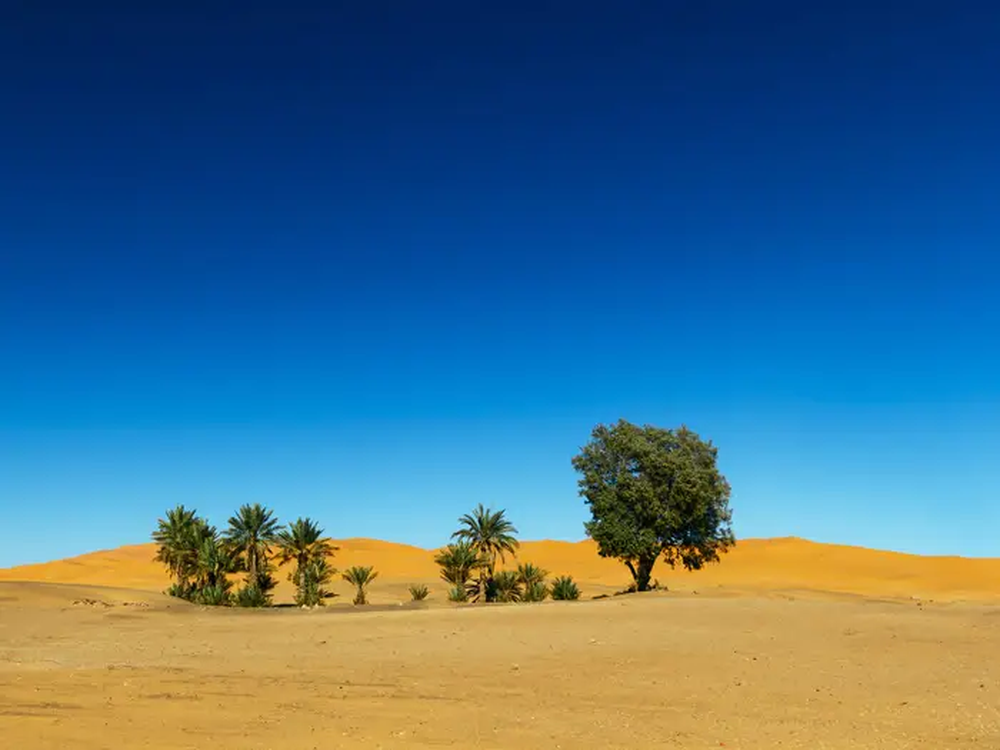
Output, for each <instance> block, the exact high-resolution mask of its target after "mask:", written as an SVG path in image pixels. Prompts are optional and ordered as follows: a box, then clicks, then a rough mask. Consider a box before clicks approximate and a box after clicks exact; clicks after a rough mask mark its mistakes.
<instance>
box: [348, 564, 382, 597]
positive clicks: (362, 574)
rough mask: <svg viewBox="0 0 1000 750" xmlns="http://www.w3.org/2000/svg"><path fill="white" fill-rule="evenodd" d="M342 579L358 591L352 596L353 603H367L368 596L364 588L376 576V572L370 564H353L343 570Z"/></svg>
mask: <svg viewBox="0 0 1000 750" xmlns="http://www.w3.org/2000/svg"><path fill="white" fill-rule="evenodd" d="M343 577H344V580H345V581H347V582H348V583H349V584H351V585H352V586H355V587H357V589H358V593H357V595H356V596H355V597H354V603H355V604H367V603H368V596H367V591H366V589H367V588H368V584H370V583H371V582H372V581H374V580H375V579H376V578H378V572H377V571H376V570H375V568H373V567H372V566H371V565H355V566H354V567H352V568H348V569H347V570H345V571H344V576H343Z"/></svg>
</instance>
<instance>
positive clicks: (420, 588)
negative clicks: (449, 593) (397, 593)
mask: <svg viewBox="0 0 1000 750" xmlns="http://www.w3.org/2000/svg"><path fill="white" fill-rule="evenodd" d="M430 593H431V590H430V589H429V588H427V587H426V586H424V585H423V584H422V583H421V584H413V585H412V586H410V599H411V600H412V601H415V602H422V601H423V600H424V599H426V598H427V597H428V595H429V594H430Z"/></svg>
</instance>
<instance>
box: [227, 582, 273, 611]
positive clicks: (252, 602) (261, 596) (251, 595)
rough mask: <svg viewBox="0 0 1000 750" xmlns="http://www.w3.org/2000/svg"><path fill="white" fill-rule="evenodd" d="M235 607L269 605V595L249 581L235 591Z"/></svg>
mask: <svg viewBox="0 0 1000 750" xmlns="http://www.w3.org/2000/svg"><path fill="white" fill-rule="evenodd" d="M235 604H236V606H237V607H269V606H271V597H270V596H269V595H268V593H267V592H266V591H265V590H264V589H262V588H261V587H260V586H258V585H257V584H254V583H251V584H249V585H247V586H244V587H243V588H241V589H240V590H239V591H237V592H236V601H235Z"/></svg>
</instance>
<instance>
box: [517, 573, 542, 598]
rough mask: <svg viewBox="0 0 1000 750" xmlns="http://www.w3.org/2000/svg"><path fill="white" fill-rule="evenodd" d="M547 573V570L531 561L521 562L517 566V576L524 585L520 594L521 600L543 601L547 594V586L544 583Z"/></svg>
mask: <svg viewBox="0 0 1000 750" xmlns="http://www.w3.org/2000/svg"><path fill="white" fill-rule="evenodd" d="M548 575H549V572H548V571H547V570H543V569H542V568H539V567H538V566H537V565H532V564H531V563H521V564H520V565H518V566H517V578H518V580H519V581H520V582H521V585H522V586H523V587H524V593H523V594H522V595H521V601H522V602H540V601H544V600H545V597H547V596H548V595H549V588H548V586H546V585H545V579H546V577H547V576H548Z"/></svg>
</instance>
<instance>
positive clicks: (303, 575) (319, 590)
mask: <svg viewBox="0 0 1000 750" xmlns="http://www.w3.org/2000/svg"><path fill="white" fill-rule="evenodd" d="M334 573H336V570H334V569H333V568H331V567H330V566H329V565H328V564H327V562H326V560H325V559H323V558H320V559H318V560H313V561H312V562H310V563H308V564H306V565H305V566H304V567H303V568H302V569H301V570H299V571H297V574H296V575H294V576H293V577H292V581H293V582H294V583H295V604H296V606H299V607H318V606H320V605H322V604H323V600H325V599H329V598H331V597H332V596H334V594H333V592H331V591H329V590H328V589H327V588H326V584H328V583H329V582H330V579H331V578H332V577H333V574H334Z"/></svg>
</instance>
